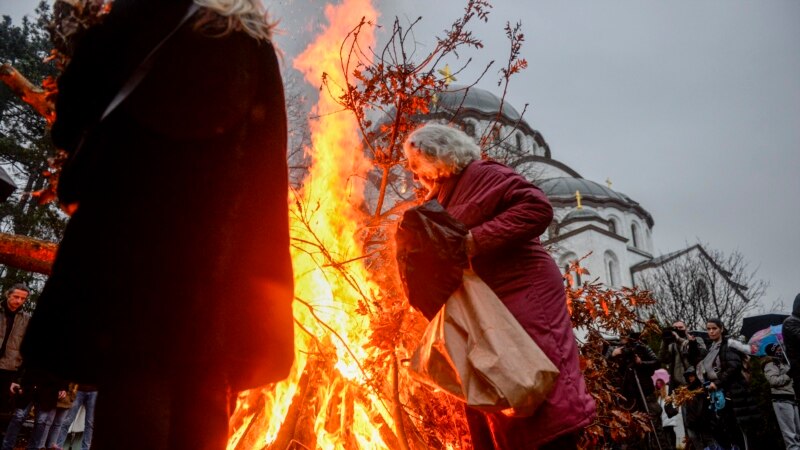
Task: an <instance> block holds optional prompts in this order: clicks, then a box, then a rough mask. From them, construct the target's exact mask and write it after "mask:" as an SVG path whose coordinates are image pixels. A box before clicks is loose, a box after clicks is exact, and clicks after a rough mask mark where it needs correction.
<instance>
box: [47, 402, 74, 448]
mask: <svg viewBox="0 0 800 450" xmlns="http://www.w3.org/2000/svg"><path fill="white" fill-rule="evenodd" d="M69 410H70V408H56V414H55V418H54V419H53V425H52V426H50V434H48V435H47V442H46V447H47V448H61V447H62V445H61V444H59V443H58V438H59V436H61V426H62V425H63V423H64V419H66V417H67V413H69Z"/></svg>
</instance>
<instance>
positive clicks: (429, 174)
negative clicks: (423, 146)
mask: <svg viewBox="0 0 800 450" xmlns="http://www.w3.org/2000/svg"><path fill="white" fill-rule="evenodd" d="M406 158H407V159H408V169H409V170H411V172H413V173H414V179H415V180H418V181H419V182H420V183H422V185H423V186H425V189H427V190H429V191H431V190H433V188H434V186H435V185H436V180H437V179H438V178H439V173H438V170H437V169H436V168H435V167H433V165H432V164H431V163H430V162H429V161H428V160H427V159H425V157H423V156H422V155H421V154H420V153H419V152H418V151H416V150H413V149H408V148H407V149H406Z"/></svg>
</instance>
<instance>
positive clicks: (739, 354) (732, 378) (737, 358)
mask: <svg viewBox="0 0 800 450" xmlns="http://www.w3.org/2000/svg"><path fill="white" fill-rule="evenodd" d="M727 331H728V330H727V328H726V327H725V324H723V323H722V321H721V320H720V319H717V318H710V319H708V320H707V321H706V332H707V341H706V340H705V339H704V338H703V337H701V336H696V335H693V334H692V333H690V332H688V331H687V329H686V324H685V323H684V322H681V321H678V322H675V323H673V324H672V326H671V327H667V328H666V329H665V330H664V333H663V335H662V342H661V348H660V350H659V352H658V354H656V352H654V351H653V350H652V349H651V348H650V347H648V345H647V344H646V343H645V342H644V341H643V340H642V339H641V336H640V334H639V333H635V332H629V333H627V334H626V335H624V336H622V337H621V338H620V341H619V344H617V345H611V346H609V348H608V350H607V352H606V356H607V357H608V358H609V360H610V361H611V362H612V363H613V367H615V368H616V370H617V371H616V372H615V374H616V383H617V387H618V389H619V390H620V392H621V394H622V395H623V396H624V397H625V398H626V399H627V400H628V401H629V405H628V406H629V407H630V409H632V410H635V411H640V412H642V413H645V414H646V415H647V417H648V418H649V422H650V426H651V428H652V429H653V431H652V432H650V433H648V434H647V435H646V436H645V437H644V438H643V440H642V442H637V443H633V444H632V445H631V446H629V447H628V448H640V447H641V448H650V449H663V450H666V449H675V448H677V447H678V444H679V442H678V441H677V438H676V433H675V429H676V428H677V427H678V426H679V420H680V421H682V425H683V429H684V431H685V437H686V439H685V441H684V442H685V444H686V445H685V447H683V448H686V449H695V450H703V449H713V450H717V449H725V450H733V449H738V450H745V449H748V448H759V446H758V445H755V444H754V443H753V442H752V440H748V430H749V429H751V428H752V425H753V424H755V423H757V422H759V421H760V420H761V412H760V411H759V409H758V407H757V404H756V402H755V399H754V396H753V393H752V391H751V387H750V370H749V368H750V364H752V363H753V362H754V360H753V357H752V356H751V354H752V351H751V349H750V347H749V346H747V345H746V344H743V343H741V342H739V341H737V340H735V339H732V338H730V337H729V336H728V332H727ZM766 353H767V356H766V357H765V358H764V359H763V361H762V363H763V364H764V374H765V376H766V379H767V381H768V383H769V384H770V387H771V393H772V402H773V407H774V410H775V415H776V418H777V422H778V425H779V427H780V429H781V433H782V435H783V439H784V442H785V444H786V448H787V449H800V416H798V407H797V400H796V397H795V395H796V393H795V390H794V388H793V383H792V379H791V376H790V372H789V364H788V359H787V358H786V356H785V355H784V353H783V347H782V345H781V344H770V345H769V346H767V347H766ZM681 387H685V388H686V389H687V390H688V391H689V392H690V393H694V394H693V396H692V397H691V398H690V399H688V401H686V402H684V403H682V404H681V405H680V406H679V407H675V405H673V404H672V402H673V401H672V398H670V394H672V393H674V392H675V390H676V389H678V388H681Z"/></svg>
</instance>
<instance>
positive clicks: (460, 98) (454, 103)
mask: <svg viewBox="0 0 800 450" xmlns="http://www.w3.org/2000/svg"><path fill="white" fill-rule="evenodd" d="M435 106H436V107H440V108H445V109H448V110H451V111H455V110H457V109H459V108H461V110H471V111H476V112H479V113H482V114H488V115H495V114H497V111H499V110H500V97H498V96H496V95H494V94H492V93H491V92H489V91H486V90H484V89H480V88H477V87H474V86H473V87H469V88H468V87H467V86H458V85H450V86H449V87H448V89H447V90H446V91H442V92H440V93H439V94H437V96H436V105H435ZM503 116H505V117H506V118H507V119H509V120H511V121H513V122H516V121H518V120H520V118H521V116H520V114H519V112H518V111H517V110H516V109H514V107H513V106H511V104H510V103H509V102H508V100H507V99H506V101H504V102H503Z"/></svg>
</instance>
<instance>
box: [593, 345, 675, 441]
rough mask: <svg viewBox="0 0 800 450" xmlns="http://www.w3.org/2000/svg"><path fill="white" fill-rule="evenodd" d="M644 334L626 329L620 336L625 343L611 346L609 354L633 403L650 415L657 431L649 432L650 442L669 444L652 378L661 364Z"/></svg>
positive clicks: (621, 384)
mask: <svg viewBox="0 0 800 450" xmlns="http://www.w3.org/2000/svg"><path fill="white" fill-rule="evenodd" d="M640 338H641V334H640V333H637V332H633V331H628V332H626V333H625V334H624V335H623V336H620V343H621V345H619V346H611V347H609V348H608V350H607V352H606V358H608V359H609V360H610V361H611V362H612V363H613V364H614V365H615V366H616V368H617V380H616V382H617V385H618V387H619V389H620V392H621V393H622V395H623V396H624V397H625V398H626V399H627V400H628V401H629V402H630V405H631V407H632V408H633V409H635V410H636V411H641V412H644V413H647V414H648V415H649V416H650V422H651V423H652V426H653V429H654V431H653V432H652V433H649V434H648V436H647V439H648V443H647V445H648V446H650V447H651V448H658V447H660V448H668V444H667V439H666V436H665V435H664V430H663V428H662V422H661V412H662V408H661V405H659V404H658V397H657V395H656V388H655V384H654V383H653V379H652V375H653V373H654V372H655V371H656V369H658V368H659V367H660V364H659V362H658V357H657V356H656V354H655V352H654V351H653V350H652V349H651V348H650V347H648V346H647V345H646V344H645V343H643V342H642V341H641V339H640ZM656 440H657V441H658V442H656Z"/></svg>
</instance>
